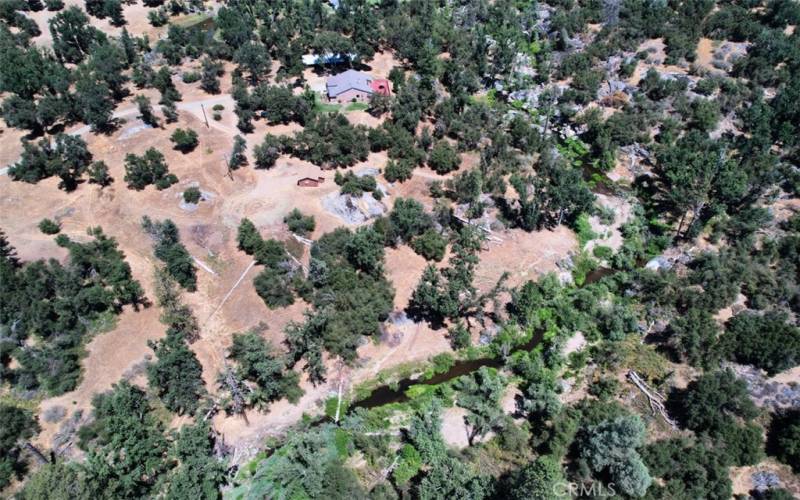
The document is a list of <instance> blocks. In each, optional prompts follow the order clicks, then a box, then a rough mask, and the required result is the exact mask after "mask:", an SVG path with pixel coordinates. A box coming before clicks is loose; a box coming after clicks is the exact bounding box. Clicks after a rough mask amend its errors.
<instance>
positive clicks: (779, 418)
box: [767, 410, 800, 472]
mask: <svg viewBox="0 0 800 500" xmlns="http://www.w3.org/2000/svg"><path fill="white" fill-rule="evenodd" d="M767 447H768V451H769V453H770V455H773V456H775V457H776V458H777V459H778V460H780V461H781V462H783V463H785V464H787V465H789V466H791V468H792V470H793V471H795V472H797V471H800V411H797V410H785V411H782V412H779V413H778V414H777V415H775V416H774V417H773V418H772V422H770V426H769V434H768V436H767Z"/></svg>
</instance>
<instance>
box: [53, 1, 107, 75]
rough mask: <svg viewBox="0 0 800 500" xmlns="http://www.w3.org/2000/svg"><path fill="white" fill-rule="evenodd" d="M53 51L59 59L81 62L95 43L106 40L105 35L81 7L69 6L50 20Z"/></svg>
mask: <svg viewBox="0 0 800 500" xmlns="http://www.w3.org/2000/svg"><path fill="white" fill-rule="evenodd" d="M50 36H51V37H52V38H53V51H54V52H55V54H56V56H57V57H58V59H59V60H61V61H63V62H66V63H76V64H77V63H80V62H81V61H83V59H84V58H85V57H86V56H87V55H88V54H89V52H90V49H91V47H92V45H93V44H95V43H98V42H102V41H105V35H103V34H102V33H101V32H100V31H99V30H97V29H96V28H94V27H92V25H91V24H90V23H89V18H88V17H86V14H84V13H83V11H82V10H81V9H80V8H79V7H75V6H72V7H68V8H67V9H65V10H63V11H61V12H59V13H58V14H56V15H55V16H53V18H52V19H51V20H50Z"/></svg>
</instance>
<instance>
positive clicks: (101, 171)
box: [88, 161, 114, 187]
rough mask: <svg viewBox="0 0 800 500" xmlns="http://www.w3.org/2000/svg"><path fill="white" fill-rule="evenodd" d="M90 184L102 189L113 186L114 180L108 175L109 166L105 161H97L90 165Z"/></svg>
mask: <svg viewBox="0 0 800 500" xmlns="http://www.w3.org/2000/svg"><path fill="white" fill-rule="evenodd" d="M88 173H89V182H93V183H95V184H97V185H99V186H100V187H106V186H108V185H109V184H111V183H112V182H113V181H114V179H113V178H112V177H111V175H109V173H108V165H106V164H105V162H103V161H95V162H92V164H91V165H89V170H88Z"/></svg>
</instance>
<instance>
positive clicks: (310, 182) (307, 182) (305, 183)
mask: <svg viewBox="0 0 800 500" xmlns="http://www.w3.org/2000/svg"><path fill="white" fill-rule="evenodd" d="M323 182H325V177H317V178H314V177H303V178H302V179H298V180H297V185H298V186H300V187H317V186H319V185H320V184H322V183H323Z"/></svg>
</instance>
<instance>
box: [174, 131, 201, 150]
mask: <svg viewBox="0 0 800 500" xmlns="http://www.w3.org/2000/svg"><path fill="white" fill-rule="evenodd" d="M170 140H171V141H172V143H173V144H175V149H177V150H178V151H180V152H181V153H184V154H185V153H189V152H191V151H194V149H195V148H196V147H197V144H198V141H197V132H195V131H194V130H192V129H190V128H187V129H182V128H177V129H175V131H174V132H173V133H172V135H171V136H170Z"/></svg>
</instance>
